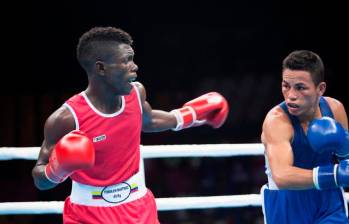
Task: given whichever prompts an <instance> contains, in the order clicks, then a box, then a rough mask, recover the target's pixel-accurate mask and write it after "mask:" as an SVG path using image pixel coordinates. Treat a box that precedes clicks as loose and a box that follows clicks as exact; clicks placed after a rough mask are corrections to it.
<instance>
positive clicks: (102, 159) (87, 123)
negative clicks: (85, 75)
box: [64, 85, 142, 186]
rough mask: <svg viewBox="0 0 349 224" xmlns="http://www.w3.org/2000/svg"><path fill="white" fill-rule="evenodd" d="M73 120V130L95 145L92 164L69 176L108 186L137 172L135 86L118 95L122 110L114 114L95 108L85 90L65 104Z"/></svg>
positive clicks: (139, 114)
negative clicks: (93, 162)
mask: <svg viewBox="0 0 349 224" xmlns="http://www.w3.org/2000/svg"><path fill="white" fill-rule="evenodd" d="M64 106H66V107H67V108H68V109H69V110H70V112H71V113H72V114H73V116H74V119H75V125H76V129H79V130H81V131H83V132H85V133H86V135H87V136H88V137H89V138H90V139H91V140H92V141H93V144H94V147H95V150H96V151H95V152H96V153H95V165H94V166H93V167H92V168H90V169H86V170H81V171H77V172H74V173H73V174H72V175H71V179H73V180H74V181H77V182H79V183H82V184H87V185H93V186H108V185H112V184H117V183H120V182H122V181H124V180H126V179H128V178H130V177H131V176H132V175H134V174H135V173H137V172H138V169H139V160H140V133H141V129H142V107H141V102H140V94H139V92H138V89H137V87H136V86H135V85H134V86H133V89H132V91H131V93H130V94H129V95H126V96H121V109H120V110H119V111H117V112H115V113H113V114H104V113H101V112H100V111H98V110H97V109H96V108H95V107H94V106H93V105H92V103H91V102H90V100H89V99H88V97H87V96H86V94H85V92H81V93H80V94H77V95H74V96H73V97H71V98H70V99H69V100H67V101H66V103H65V104H64Z"/></svg>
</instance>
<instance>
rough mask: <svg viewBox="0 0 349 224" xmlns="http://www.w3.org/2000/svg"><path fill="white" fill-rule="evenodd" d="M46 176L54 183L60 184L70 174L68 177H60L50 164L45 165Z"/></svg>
mask: <svg viewBox="0 0 349 224" xmlns="http://www.w3.org/2000/svg"><path fill="white" fill-rule="evenodd" d="M45 177H46V178H47V179H48V180H49V181H50V182H52V183H54V184H59V183H62V182H63V181H65V180H66V179H67V177H68V176H66V177H60V176H58V175H56V174H55V173H54V171H53V170H52V167H51V166H50V165H49V164H48V165H46V166H45Z"/></svg>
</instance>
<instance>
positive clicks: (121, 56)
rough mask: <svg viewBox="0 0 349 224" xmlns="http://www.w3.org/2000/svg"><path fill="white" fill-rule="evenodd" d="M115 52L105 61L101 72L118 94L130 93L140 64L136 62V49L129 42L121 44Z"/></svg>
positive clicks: (108, 84)
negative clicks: (134, 58)
mask: <svg viewBox="0 0 349 224" xmlns="http://www.w3.org/2000/svg"><path fill="white" fill-rule="evenodd" d="M113 51H114V53H113V54H112V56H111V57H109V58H108V60H105V61H104V62H101V63H103V70H101V72H100V74H101V75H102V76H103V79H104V82H105V84H106V85H107V86H109V87H110V89H111V90H112V91H113V92H114V93H115V94H117V95H128V94H129V93H130V92H131V90H132V87H133V86H132V85H131V82H133V81H135V80H136V78H137V73H136V72H137V70H138V66H137V65H136V64H135V63H134V61H133V57H134V51H133V49H132V47H131V46H130V45H128V44H119V45H118V46H117V47H115V49H113Z"/></svg>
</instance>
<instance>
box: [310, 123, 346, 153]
mask: <svg viewBox="0 0 349 224" xmlns="http://www.w3.org/2000/svg"><path fill="white" fill-rule="evenodd" d="M307 137H308V141H309V144H310V146H311V148H312V149H313V150H314V151H315V152H317V153H322V152H325V151H326V152H334V153H335V154H336V155H337V156H338V157H339V158H342V159H344V158H348V156H349V133H348V131H347V130H345V129H344V128H343V126H342V125H341V124H340V123H339V122H338V121H336V120H334V119H332V118H330V117H322V118H320V119H314V120H312V121H311V122H310V123H309V126H308V131H307Z"/></svg>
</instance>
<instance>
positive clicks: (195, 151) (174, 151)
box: [0, 143, 264, 160]
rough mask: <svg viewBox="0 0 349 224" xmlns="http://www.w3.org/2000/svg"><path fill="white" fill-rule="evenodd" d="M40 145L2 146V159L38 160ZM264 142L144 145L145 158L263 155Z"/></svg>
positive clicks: (0, 156)
mask: <svg viewBox="0 0 349 224" xmlns="http://www.w3.org/2000/svg"><path fill="white" fill-rule="evenodd" d="M39 150H40V148H39V147H17V148H15V147H0V160H12V159H27V160H36V159H37V158H38V155H39ZM263 152H264V147H263V145H262V144H259V143H256V144H202V145H142V146H141V154H142V157H143V158H170V157H206V156H209V157H224V156H253V155H262V154H263Z"/></svg>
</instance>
